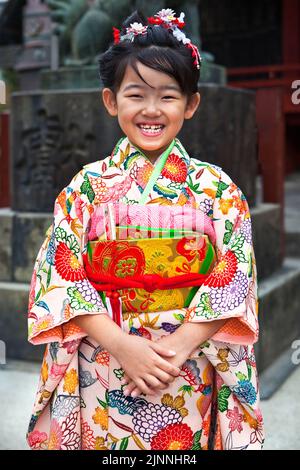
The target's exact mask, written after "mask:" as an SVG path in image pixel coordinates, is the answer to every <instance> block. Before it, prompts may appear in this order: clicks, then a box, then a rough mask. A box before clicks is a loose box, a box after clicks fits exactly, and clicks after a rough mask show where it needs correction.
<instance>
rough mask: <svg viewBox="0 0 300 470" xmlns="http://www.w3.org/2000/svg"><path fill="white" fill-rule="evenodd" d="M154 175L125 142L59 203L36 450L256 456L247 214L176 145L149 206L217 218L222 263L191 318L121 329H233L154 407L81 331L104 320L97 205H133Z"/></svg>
mask: <svg viewBox="0 0 300 470" xmlns="http://www.w3.org/2000/svg"><path fill="white" fill-rule="evenodd" d="M153 170H154V165H153V164H152V163H151V162H150V161H149V160H148V159H147V158H146V157H145V156H144V155H143V154H142V153H141V152H140V151H139V150H138V149H137V148H135V147H134V146H133V145H132V144H131V143H130V142H129V140H128V139H127V138H126V137H123V138H122V139H121V140H120V141H119V142H118V144H117V145H116V147H115V148H114V150H113V152H112V154H111V155H110V156H109V157H107V158H105V159H104V160H98V161H96V162H94V163H90V164H87V165H85V166H84V167H83V169H82V170H81V171H80V172H79V173H78V174H77V175H75V177H74V178H73V179H72V181H71V182H70V184H69V185H68V186H67V187H66V188H64V189H63V190H62V191H61V193H60V194H59V195H58V197H57V199H56V201H55V206H54V219H53V224H52V226H51V227H50V228H49V229H48V231H47V237H46V239H45V241H44V243H43V245H42V246H41V248H40V251H39V253H38V256H37V259H36V262H35V266H34V272H33V276H32V281H31V289H30V298H29V315H28V316H29V341H30V342H31V343H32V344H46V350H45V354H44V359H43V363H42V367H41V374H40V381H39V386H38V391H37V395H36V400H35V404H34V409H33V414H32V417H31V421H30V424H29V429H28V434H27V440H28V443H29V446H30V447H31V448H32V449H41V450H43V449H56V450H75V449H86V450H88V449H95V450H123V449H141V450H150V449H153V450H168V449H181V450H188V449H192V450H206V449H224V450H225V449H226V450H227V449H228V450H231V449H233V450H244V449H247V450H248V449H249V450H250V449H261V447H262V444H263V439H264V431H263V422H262V415H261V412H260V408H259V392H258V382H257V371H256V364H255V357H254V351H253V343H255V342H256V341H257V338H258V322H257V312H258V300H257V272H256V264H255V255H254V251H253V245H252V233H251V219H250V213H249V207H248V204H247V201H246V199H245V196H244V195H243V193H242V191H241V190H240V189H239V187H237V186H236V185H235V183H234V182H233V181H232V180H231V178H230V177H229V176H228V175H227V174H226V173H225V172H224V171H223V170H222V169H221V168H220V167H218V166H216V165H212V164H210V163H207V162H203V161H199V160H196V159H193V158H190V157H189V155H188V154H187V152H186V151H185V149H184V148H183V146H182V144H181V143H180V141H179V140H178V139H175V145H174V147H173V149H172V152H171V153H170V154H169V156H168V158H167V161H166V163H165V165H164V168H163V170H162V172H161V174H160V175H159V177H158V179H157V180H156V183H155V185H154V186H153V188H152V190H151V192H150V194H149V195H148V197H147V200H146V202H145V203H146V204H163V205H173V204H175V205H180V206H183V205H187V206H189V207H193V208H196V209H198V210H200V211H203V212H204V213H205V214H206V215H207V216H208V217H210V219H211V221H212V223H213V227H214V230H215V235H216V237H215V238H216V240H215V251H216V254H217V263H216V265H215V267H214V269H213V270H212V272H211V273H210V274H209V276H208V277H207V278H206V282H205V283H203V285H201V286H200V287H199V289H198V290H197V292H196V294H195V296H194V298H193V299H192V301H191V303H190V305H189V307H185V308H180V309H175V310H174V309H173V310H169V311H156V312H138V313H137V312H132V313H131V312H128V313H126V314H124V315H123V328H124V330H125V331H127V332H128V333H129V334H137V335H140V336H144V337H146V338H148V339H151V340H153V341H155V340H157V339H158V338H160V337H161V336H164V335H168V334H172V332H174V331H175V329H176V328H177V327H178V326H180V325H181V324H182V323H183V322H209V321H213V320H216V319H227V321H226V323H225V324H224V326H223V327H222V328H221V329H220V330H219V331H218V332H217V333H216V334H215V335H214V336H213V337H212V338H210V339H209V340H208V341H206V342H205V343H203V344H201V346H199V347H198V348H197V349H196V350H195V351H194V352H193V353H192V354H191V356H190V357H189V358H188V360H187V361H186V362H185V363H184V364H183V366H182V367H181V373H180V375H179V376H178V377H177V378H176V379H175V380H174V382H172V384H170V385H169V387H168V389H167V390H165V391H164V392H162V393H161V394H160V395H159V396H155V397H153V396H147V395H141V396H138V397H136V398H133V397H130V396H129V397H127V396H125V395H124V394H123V388H124V386H121V380H122V377H123V374H124V371H123V369H122V368H121V366H120V364H119V363H118V362H117V360H116V359H115V358H114V357H113V356H112V355H110V354H109V353H108V351H106V350H105V349H104V348H103V347H102V346H101V344H97V343H96V341H95V340H94V339H93V338H91V337H88V336H87V335H86V333H85V332H84V331H82V330H81V329H80V328H79V327H78V326H77V325H76V324H75V323H74V322H73V318H74V317H76V316H77V315H86V314H95V313H97V314H99V315H100V314H107V313H108V312H107V309H106V307H105V305H104V303H103V301H102V298H101V295H100V294H99V293H98V292H97V290H96V289H95V288H94V287H93V286H92V285H91V283H90V281H89V280H88V278H87V275H86V271H85V269H84V264H83V259H82V256H83V254H85V252H86V250H87V242H88V239H89V233H90V231H91V230H92V227H93V214H94V213H95V209H96V207H97V206H98V205H100V204H103V203H107V202H114V201H121V202H122V203H125V204H128V205H130V204H138V203H139V201H140V198H141V194H142V193H143V191H144V189H145V187H146V185H147V182H148V181H149V178H150V176H151V174H152V172H153Z"/></svg>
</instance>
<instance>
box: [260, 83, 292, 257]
mask: <svg viewBox="0 0 300 470" xmlns="http://www.w3.org/2000/svg"><path fill="white" fill-rule="evenodd" d="M256 119H257V126H258V158H259V162H260V166H261V171H262V180H263V200H264V202H273V203H278V204H280V207H281V227H280V231H281V246H280V247H278V248H279V249H280V252H281V256H282V259H283V258H284V179H285V118H284V113H283V90H282V88H261V89H259V90H257V93H256Z"/></svg>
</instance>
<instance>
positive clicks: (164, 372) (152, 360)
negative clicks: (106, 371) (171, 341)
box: [115, 335, 180, 395]
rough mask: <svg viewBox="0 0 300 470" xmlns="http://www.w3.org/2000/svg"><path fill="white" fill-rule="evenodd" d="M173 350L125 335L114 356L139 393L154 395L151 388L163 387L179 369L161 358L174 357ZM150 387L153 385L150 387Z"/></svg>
mask: <svg viewBox="0 0 300 470" xmlns="http://www.w3.org/2000/svg"><path fill="white" fill-rule="evenodd" d="M175 355H176V352H175V351H171V350H170V349H168V348H166V347H164V346H162V345H161V344H159V343H155V342H153V341H150V340H148V339H146V338H142V337H140V336H134V335H126V336H124V337H123V338H122V341H121V343H120V344H119V347H118V351H117V353H115V357H116V359H117V360H118V362H119V363H120V365H121V367H122V368H123V369H124V371H125V374H126V376H128V377H130V379H131V380H132V381H133V382H134V383H135V384H136V386H137V387H138V388H139V390H140V391H141V393H144V394H148V395H155V393H156V392H155V391H154V390H153V389H159V388H161V389H163V388H165V386H166V384H167V383H170V382H173V380H174V377H177V376H178V375H179V373H180V369H179V368H178V367H176V366H174V365H172V364H170V362H168V361H167V360H165V359H163V357H168V358H169V357H174V356H175ZM150 387H153V389H152V388H150Z"/></svg>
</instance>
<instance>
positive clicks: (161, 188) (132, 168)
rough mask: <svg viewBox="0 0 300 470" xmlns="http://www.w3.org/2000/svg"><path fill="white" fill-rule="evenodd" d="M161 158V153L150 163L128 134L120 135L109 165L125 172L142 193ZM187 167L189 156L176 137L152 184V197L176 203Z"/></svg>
mask: <svg viewBox="0 0 300 470" xmlns="http://www.w3.org/2000/svg"><path fill="white" fill-rule="evenodd" d="M161 157H162V155H161V156H159V157H158V159H157V160H156V162H155V163H152V162H151V161H150V160H149V158H147V157H146V156H145V155H144V154H143V152H141V150H140V149H139V148H138V147H135V146H134V145H133V144H132V143H131V142H130V141H129V139H128V137H122V138H121V139H120V140H119V142H118V143H117V145H116V146H115V148H114V150H113V152H112V154H111V157H110V166H116V167H118V168H120V169H121V170H124V171H125V172H126V173H128V174H129V175H130V177H131V178H132V179H133V180H134V181H135V182H136V184H137V186H138V188H139V191H140V192H141V193H142V192H143V191H144V189H145V187H146V185H147V183H148V181H149V179H150V177H151V174H152V172H153V171H154V168H155V165H157V163H158V162H159V160H160V158H161ZM189 166H190V157H189V155H188V153H187V152H186V150H185V148H184V147H183V145H182V144H181V142H180V140H179V139H177V138H175V143H174V146H173V148H172V150H171V152H170V154H169V156H168V158H167V160H166V163H165V165H164V168H163V170H162V171H161V173H160V175H159V176H158V178H157V181H156V184H155V185H154V187H153V194H152V198H153V197H160V196H162V197H163V198H167V199H168V200H169V201H170V202H173V203H174V202H176V200H177V199H178V194H179V193H180V191H181V189H182V187H183V185H184V183H186V180H187V174H188V169H189Z"/></svg>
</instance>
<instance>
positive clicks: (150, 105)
mask: <svg viewBox="0 0 300 470" xmlns="http://www.w3.org/2000/svg"><path fill="white" fill-rule="evenodd" d="M142 115H143V116H160V115H161V110H160V107H159V104H158V103H157V101H156V100H148V101H147V102H146V103H145V105H144V109H143V111H142Z"/></svg>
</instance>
